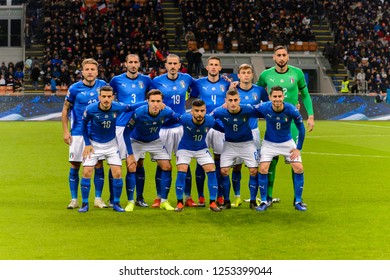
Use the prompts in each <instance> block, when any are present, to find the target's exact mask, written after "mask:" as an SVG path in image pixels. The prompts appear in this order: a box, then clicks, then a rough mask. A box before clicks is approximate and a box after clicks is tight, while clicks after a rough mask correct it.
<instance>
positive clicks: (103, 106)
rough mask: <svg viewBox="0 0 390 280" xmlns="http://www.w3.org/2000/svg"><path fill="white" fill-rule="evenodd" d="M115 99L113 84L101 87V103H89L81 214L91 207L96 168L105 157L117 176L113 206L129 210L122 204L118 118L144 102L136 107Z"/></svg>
mask: <svg viewBox="0 0 390 280" xmlns="http://www.w3.org/2000/svg"><path fill="white" fill-rule="evenodd" d="M113 100H114V90H113V89H112V87H111V86H109V85H107V86H103V87H101V88H100V90H99V102H95V103H93V104H90V105H88V106H87V108H86V109H85V112H84V115H83V121H82V128H81V131H82V133H83V139H84V143H85V148H84V151H83V158H84V162H83V167H84V169H83V178H82V179H81V183H80V185H81V195H82V198H83V204H82V207H81V208H80V209H79V212H81V213H83V212H88V210H89V203H88V198H89V191H90V188H91V175H92V170H93V167H94V166H95V165H96V163H97V162H98V160H99V158H101V157H104V158H105V159H106V160H107V163H108V165H109V166H110V169H111V172H112V176H113V179H112V184H113V195H114V201H113V209H114V211H117V212H124V211H125V210H124V209H123V208H122V207H121V206H120V204H119V200H120V196H121V193H122V186H123V181H122V168H121V167H122V161H121V158H120V155H119V148H118V144H117V141H116V139H115V138H116V135H115V129H116V118H117V117H118V115H120V114H121V113H122V112H123V111H130V110H133V108H136V107H138V106H139V105H140V104H138V105H135V106H136V107H132V106H131V105H126V104H123V103H118V102H114V101H113ZM88 126H90V128H88Z"/></svg>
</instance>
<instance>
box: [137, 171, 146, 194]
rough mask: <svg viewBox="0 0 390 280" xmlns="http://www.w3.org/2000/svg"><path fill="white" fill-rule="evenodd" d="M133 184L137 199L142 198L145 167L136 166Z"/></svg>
mask: <svg viewBox="0 0 390 280" xmlns="http://www.w3.org/2000/svg"><path fill="white" fill-rule="evenodd" d="M135 186H136V190H137V200H140V199H143V198H144V196H143V195H144V189H145V168H144V167H143V166H141V167H137V171H136V177H135Z"/></svg>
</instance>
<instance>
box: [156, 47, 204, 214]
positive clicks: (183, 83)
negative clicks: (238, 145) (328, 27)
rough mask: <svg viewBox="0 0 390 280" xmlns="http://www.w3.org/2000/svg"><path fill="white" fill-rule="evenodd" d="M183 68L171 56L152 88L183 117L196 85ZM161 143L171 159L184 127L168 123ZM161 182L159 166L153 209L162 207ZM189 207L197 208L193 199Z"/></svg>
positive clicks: (165, 124) (158, 168)
mask: <svg viewBox="0 0 390 280" xmlns="http://www.w3.org/2000/svg"><path fill="white" fill-rule="evenodd" d="M180 67H181V63H180V57H179V56H177V55H175V54H169V55H168V56H167V59H166V62H165V68H166V69H167V73H166V74H163V75H160V76H157V77H156V78H154V79H153V81H152V87H151V88H154V89H158V90H160V91H161V92H162V93H163V96H164V99H163V102H164V104H165V105H167V106H169V107H170V108H171V109H172V110H173V111H175V112H176V113H178V114H179V115H182V114H184V113H185V111H186V109H185V101H186V97H187V92H188V91H189V90H190V88H191V87H192V86H193V84H194V79H193V78H192V77H191V76H190V75H188V74H184V73H180V72H179V69H180ZM160 133H161V141H162V142H163V143H164V145H165V147H166V149H167V151H168V154H169V155H170V158H169V159H171V157H172V153H176V151H177V147H178V145H179V141H180V139H181V137H182V136H183V127H182V126H181V125H180V124H179V123H177V122H170V121H168V122H166V123H164V124H163V127H162V128H161V130H160ZM160 180H161V168H160V166H157V170H156V189H157V198H156V199H155V201H154V204H153V205H152V207H156V208H157V207H159V205H160V196H161V195H160ZM191 180H192V178H191V171H190V169H188V172H187V177H186V189H187V190H191ZM187 206H197V205H196V203H195V202H194V201H193V200H192V199H191V200H189V201H187Z"/></svg>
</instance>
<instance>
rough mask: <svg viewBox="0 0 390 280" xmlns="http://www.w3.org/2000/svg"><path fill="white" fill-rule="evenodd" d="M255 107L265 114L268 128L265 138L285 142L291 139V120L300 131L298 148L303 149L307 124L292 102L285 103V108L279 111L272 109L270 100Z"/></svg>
mask: <svg viewBox="0 0 390 280" xmlns="http://www.w3.org/2000/svg"><path fill="white" fill-rule="evenodd" d="M255 109H256V110H257V111H258V112H260V113H261V114H263V115H264V118H265V120H266V123H267V124H266V130H265V136H264V140H267V141H270V142H274V143H283V142H286V141H288V140H290V139H292V136H291V127H290V126H291V122H292V121H294V123H295V125H296V126H297V128H298V131H299V137H298V143H297V149H299V150H301V149H302V146H303V141H304V139H305V126H304V125H303V120H302V116H301V114H300V113H299V111H298V109H297V108H296V107H295V106H294V105H291V104H290V103H284V109H283V110H282V111H281V112H279V113H277V112H275V111H274V110H273V109H272V102H271V101H268V102H265V103H261V104H258V105H256V106H255Z"/></svg>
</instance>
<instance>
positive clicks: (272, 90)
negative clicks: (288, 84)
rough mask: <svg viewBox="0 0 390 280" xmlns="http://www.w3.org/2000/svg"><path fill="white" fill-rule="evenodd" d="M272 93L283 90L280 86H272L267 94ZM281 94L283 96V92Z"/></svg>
mask: <svg viewBox="0 0 390 280" xmlns="http://www.w3.org/2000/svg"><path fill="white" fill-rule="evenodd" d="M274 91H281V92H283V88H282V87H281V86H273V87H272V88H271V91H270V92H269V95H271V94H272V93H273V92H274ZM283 94H284V92H283Z"/></svg>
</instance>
